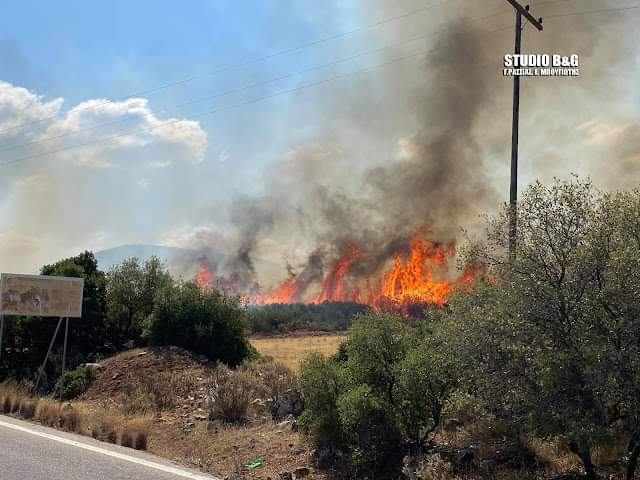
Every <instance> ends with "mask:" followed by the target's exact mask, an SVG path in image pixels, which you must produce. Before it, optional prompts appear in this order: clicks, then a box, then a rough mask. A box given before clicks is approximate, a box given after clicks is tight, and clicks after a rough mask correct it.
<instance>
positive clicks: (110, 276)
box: [107, 257, 172, 350]
mask: <svg viewBox="0 0 640 480" xmlns="http://www.w3.org/2000/svg"><path fill="white" fill-rule="evenodd" d="M171 283H172V279H171V276H170V275H169V272H167V270H166V269H165V268H164V266H163V265H162V263H161V262H160V260H159V259H158V258H156V257H152V258H151V259H149V260H147V261H146V262H144V263H141V262H140V261H139V260H138V259H137V258H131V259H128V260H125V261H124V262H122V263H121V264H120V265H116V266H114V267H113V268H112V269H111V270H110V271H109V272H108V273H107V325H108V334H109V339H110V341H111V344H112V345H113V348H114V349H116V350H121V349H123V348H131V347H133V346H137V345H141V344H142V338H141V337H142V330H143V326H144V320H145V319H146V318H147V317H148V316H149V315H150V314H151V312H152V311H153V304H154V299H155V297H156V295H157V293H158V292H159V291H160V290H162V289H163V288H166V287H167V286H169V285H170V284H171Z"/></svg>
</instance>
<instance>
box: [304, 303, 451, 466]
mask: <svg viewBox="0 0 640 480" xmlns="http://www.w3.org/2000/svg"><path fill="white" fill-rule="evenodd" d="M434 341H435V340H434V339H432V338H429V337H419V334H418V332H417V331H416V330H413V329H411V328H409V327H407V326H406V325H405V324H404V320H403V319H402V318H399V317H395V316H390V315H385V314H380V313H370V314H367V315H362V316H360V317H358V318H357V319H356V320H355V321H354V324H353V326H352V328H351V329H350V330H349V335H348V339H347V341H346V343H345V347H344V349H345V350H346V351H345V352H344V354H343V355H340V358H338V357H334V358H331V359H325V358H324V357H322V356H321V355H320V354H312V355H310V356H309V357H307V359H306V360H305V361H304V362H303V364H302V369H301V376H300V383H301V386H302V392H303V394H304V400H305V411H304V412H303V414H302V416H301V418H300V426H301V428H302V430H303V431H304V432H305V433H306V434H307V435H308V436H309V438H310V439H311V441H312V442H313V443H314V444H315V445H316V446H318V447H337V448H340V449H342V450H343V451H345V452H347V453H348V454H349V456H350V458H351V462H352V464H353V465H352V466H353V467H354V469H355V472H356V475H357V476H358V478H367V477H369V476H370V475H372V474H375V475H376V476H380V475H382V476H384V475H385V474H388V475H390V476H394V475H397V474H399V473H400V470H401V460H402V458H403V457H404V456H405V455H406V454H407V453H409V452H412V451H416V450H420V449H424V448H425V447H426V443H427V441H428V440H429V439H430V438H431V437H432V435H433V433H434V431H435V430H436V428H437V427H438V426H440V424H441V421H442V417H443V415H442V412H443V409H444V406H445V404H446V402H447V399H448V397H449V395H450V394H451V393H452V391H453V388H454V386H455V379H456V376H455V374H454V371H455V369H454V368H453V365H451V364H450V362H449V360H448V357H447V356H446V355H444V354H440V353H438V349H437V348H436V347H437V346H436V345H434V344H433V342H434Z"/></svg>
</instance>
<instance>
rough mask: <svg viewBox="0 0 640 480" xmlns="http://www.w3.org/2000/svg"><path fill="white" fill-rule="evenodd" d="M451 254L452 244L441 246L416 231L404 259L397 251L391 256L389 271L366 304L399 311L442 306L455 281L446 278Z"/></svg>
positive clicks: (452, 253)
mask: <svg viewBox="0 0 640 480" xmlns="http://www.w3.org/2000/svg"><path fill="white" fill-rule="evenodd" d="M454 254H455V248H454V246H453V244H451V245H449V246H447V247H446V248H445V247H443V246H441V245H438V244H435V243H432V242H430V241H428V240H425V239H423V238H420V237H419V234H416V235H415V236H414V238H413V240H412V241H411V244H410V248H409V253H408V255H406V260H403V256H402V255H401V254H399V253H397V254H396V255H395V256H394V259H393V266H392V267H391V270H390V271H388V272H387V273H385V274H384V275H383V277H382V282H380V283H381V284H382V287H381V290H380V291H379V292H378V293H377V294H374V295H373V299H372V301H371V302H370V303H371V304H372V305H373V306H374V307H375V308H377V309H382V310H389V309H391V310H394V311H400V312H402V313H407V311H408V309H409V307H410V306H411V305H425V304H431V305H436V306H442V305H444V304H445V303H446V302H447V298H448V297H449V294H450V293H451V291H452V290H453V289H454V288H455V283H454V282H451V281H449V280H447V279H446V274H447V271H448V260H449V258H451V257H452V256H453V255H454Z"/></svg>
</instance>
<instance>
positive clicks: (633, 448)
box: [627, 432, 640, 480]
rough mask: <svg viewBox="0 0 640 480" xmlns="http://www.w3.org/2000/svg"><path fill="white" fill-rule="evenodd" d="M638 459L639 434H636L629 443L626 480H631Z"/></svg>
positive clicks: (639, 451) (639, 452) (639, 454)
mask: <svg viewBox="0 0 640 480" xmlns="http://www.w3.org/2000/svg"><path fill="white" fill-rule="evenodd" d="M638 457H640V432H638V433H636V434H635V435H634V436H633V438H632V439H631V442H630V443H629V462H628V463H627V480H633V479H634V478H635V475H636V467H637V466H638Z"/></svg>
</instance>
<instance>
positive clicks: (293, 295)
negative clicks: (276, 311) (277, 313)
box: [255, 272, 304, 305]
mask: <svg viewBox="0 0 640 480" xmlns="http://www.w3.org/2000/svg"><path fill="white" fill-rule="evenodd" d="M303 293H304V290H303V288H302V285H300V283H299V282H298V279H297V277H296V274H295V273H293V272H289V277H288V278H287V279H286V280H285V281H284V282H282V283H281V284H280V286H279V287H278V288H276V289H275V290H274V291H273V292H272V293H270V294H268V295H258V296H257V297H256V300H255V303H257V304H258V305H270V304H273V303H297V302H301V301H302V298H301V297H302V294H303Z"/></svg>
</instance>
